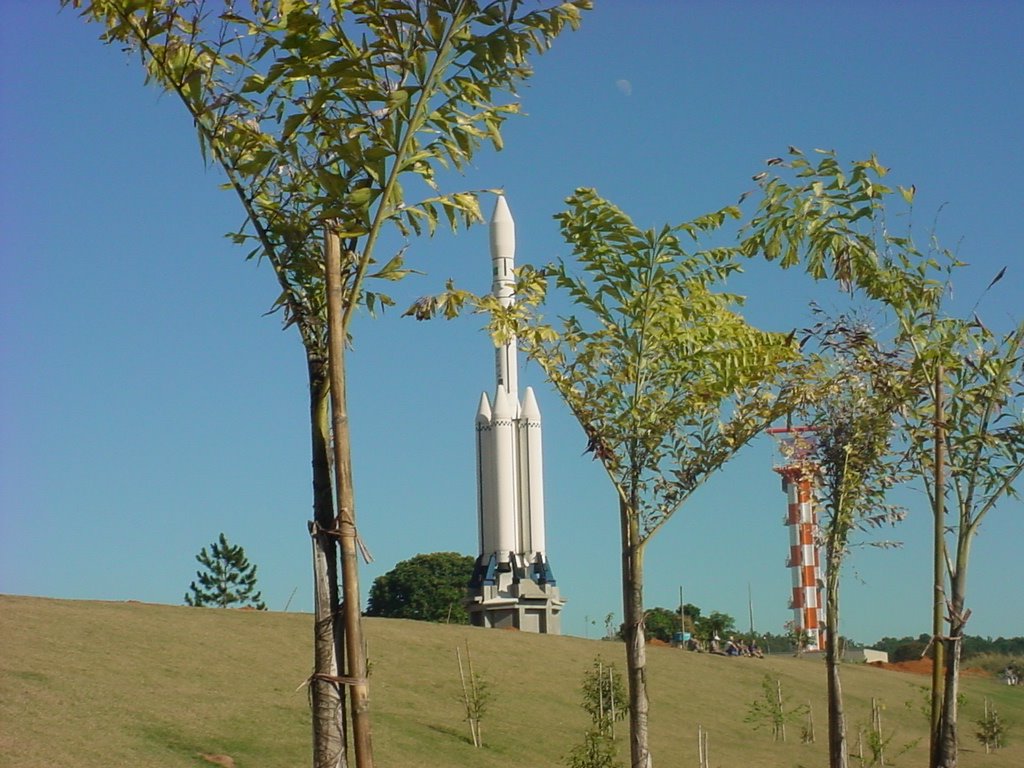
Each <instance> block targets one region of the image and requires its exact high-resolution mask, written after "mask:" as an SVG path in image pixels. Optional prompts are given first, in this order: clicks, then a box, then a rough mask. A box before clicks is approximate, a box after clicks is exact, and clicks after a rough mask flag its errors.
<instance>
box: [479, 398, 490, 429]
mask: <svg viewBox="0 0 1024 768" xmlns="http://www.w3.org/2000/svg"><path fill="white" fill-rule="evenodd" d="M476 423H477V424H490V423H491V403H490V401H489V400H488V399H487V393H486V392H483V393H481V395H480V405H479V407H478V408H477V409H476Z"/></svg>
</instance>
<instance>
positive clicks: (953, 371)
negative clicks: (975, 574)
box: [905, 278, 1024, 768]
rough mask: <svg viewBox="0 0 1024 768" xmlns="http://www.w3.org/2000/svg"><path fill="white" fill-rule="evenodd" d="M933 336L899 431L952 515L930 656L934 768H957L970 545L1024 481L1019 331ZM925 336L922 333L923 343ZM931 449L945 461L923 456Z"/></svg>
mask: <svg viewBox="0 0 1024 768" xmlns="http://www.w3.org/2000/svg"><path fill="white" fill-rule="evenodd" d="M997 279H998V278H997ZM934 327H935V324H932V326H931V328H932V335H931V338H930V339H926V340H925V341H924V342H922V344H921V353H922V358H924V359H926V360H927V361H929V362H930V365H929V367H928V371H929V372H930V373H931V374H932V376H933V381H934V382H935V387H934V389H933V390H932V391H931V392H930V393H929V396H927V397H923V398H920V399H919V400H918V401H917V403H916V405H915V407H914V408H911V409H908V411H907V418H906V420H905V427H906V431H907V439H908V442H909V444H910V445H912V446H914V447H915V450H912V451H911V454H910V457H911V461H912V464H913V468H914V470H915V473H916V474H918V475H919V476H920V478H921V479H922V481H923V483H924V486H925V488H926V490H927V493H928V497H929V499H930V500H931V503H932V505H933V507H934V508H935V509H944V508H946V507H947V506H948V507H950V508H951V509H952V520H950V521H949V523H951V524H949V525H946V524H943V525H942V526H941V537H939V540H938V541H937V544H936V547H937V552H938V553H939V554H940V555H941V560H942V564H943V565H944V567H945V583H944V584H941V585H940V586H941V587H942V591H941V595H940V596H941V597H942V598H944V599H943V600H941V601H938V606H937V607H938V608H940V609H941V608H944V609H945V611H946V615H945V621H946V623H947V625H948V627H947V631H946V632H945V633H936V634H937V635H939V636H937V637H933V638H932V642H933V643H935V644H936V650H939V649H941V650H942V653H937V654H936V655H937V656H938V657H939V661H940V662H941V674H942V682H941V686H940V688H939V690H938V691H937V692H933V724H934V727H935V730H934V733H933V745H932V747H933V749H932V765H933V766H941V767H942V768H954V767H955V766H956V765H957V762H958V748H959V736H958V723H957V720H958V707H957V703H958V696H959V677H960V657H961V653H962V648H963V638H964V634H965V628H966V625H967V621H968V619H969V618H970V613H971V612H970V610H969V609H968V608H967V574H968V566H969V564H970V556H971V549H972V544H973V541H974V537H975V535H976V534H977V533H978V529H979V527H980V525H981V523H982V521H983V520H984V519H985V517H986V515H987V514H988V513H989V511H991V510H992V509H993V508H994V507H995V506H996V505H997V504H998V503H999V502H1000V501H1001V500H1003V499H1004V498H1006V497H1013V496H1015V495H1016V484H1017V482H1018V481H1019V479H1020V475H1021V472H1022V471H1024V408H1022V406H1024V323H1021V324H1019V325H1018V326H1017V327H1016V328H1015V329H1014V330H1012V331H1010V332H1008V333H1006V334H1003V335H998V334H996V333H994V332H992V331H991V330H990V329H989V328H987V327H986V326H985V325H984V324H982V322H981V321H980V320H979V319H977V317H975V318H974V319H973V320H971V321H960V320H950V319H946V320H945V321H944V322H943V323H941V324H940V330H941V332H940V333H935V331H934ZM924 335H925V331H924V329H921V330H919V333H918V336H919V338H923V337H924ZM937 424H938V425H939V428H936V425H937ZM936 439H938V440H939V446H940V447H941V451H942V452H941V454H938V453H936V452H935V451H933V450H930V449H929V446H934V445H935V440H936ZM940 626H941V625H940ZM936 706H937V707H938V710H937V711H935V707H936Z"/></svg>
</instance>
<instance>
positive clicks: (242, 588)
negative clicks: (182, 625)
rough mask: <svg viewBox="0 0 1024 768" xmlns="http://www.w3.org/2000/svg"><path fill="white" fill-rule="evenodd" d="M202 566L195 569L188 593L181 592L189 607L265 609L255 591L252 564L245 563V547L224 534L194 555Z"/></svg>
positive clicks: (260, 597) (261, 599) (246, 559)
mask: <svg viewBox="0 0 1024 768" xmlns="http://www.w3.org/2000/svg"><path fill="white" fill-rule="evenodd" d="M196 560H197V561H198V562H199V564H200V565H202V566H203V568H204V570H201V571H196V578H197V579H198V584H197V583H196V582H195V581H193V582H192V583H191V584H190V585H189V590H191V594H188V593H186V594H185V603H186V604H188V605H191V606H193V607H200V608H201V607H205V606H213V607H216V608H231V607H246V606H248V607H252V608H255V609H256V610H258V611H265V610H267V606H266V604H264V602H263V598H262V595H260V593H259V592H257V591H256V566H255V565H251V564H250V563H249V559H248V558H247V557H246V556H245V550H244V549H242V547H240V546H232V545H231V544H229V543H228V540H227V538H225V536H224V534H223V533H222V534H221V535H220V539H219V541H215V542H214V543H212V544H211V545H210V551H209V552H207V551H206V547H203V548H202V550H201V551H200V552H199V554H198V555H196Z"/></svg>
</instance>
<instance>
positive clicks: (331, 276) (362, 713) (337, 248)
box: [324, 234, 373, 768]
mask: <svg viewBox="0 0 1024 768" xmlns="http://www.w3.org/2000/svg"><path fill="white" fill-rule="evenodd" d="M325 239H326V242H325V248H324V255H325V267H326V269H325V271H326V277H327V327H328V328H329V329H330V330H329V334H330V338H329V340H328V348H329V350H330V354H329V371H330V394H331V425H332V427H333V432H334V480H335V493H336V494H337V502H338V505H337V506H338V526H337V528H338V530H337V535H338V540H339V543H340V547H341V589H342V595H343V599H342V604H341V612H342V617H343V621H344V626H345V657H346V660H347V662H348V667H347V673H348V674H347V675H346V677H347V678H348V679H347V680H346V684H347V685H348V689H349V698H350V704H351V711H352V746H353V749H354V752H355V762H356V768H373V744H372V742H371V739H370V686H369V681H368V680H367V675H366V652H365V647H364V645H363V628H362V617H361V612H360V606H359V561H358V546H357V542H356V538H357V536H358V533H357V530H356V512H355V490H354V486H353V482H352V443H351V436H350V434H349V422H348V395H347V392H346V388H345V382H346V379H345V345H346V343H347V333H346V331H345V328H344V324H343V322H342V311H343V304H344V300H345V299H344V295H343V289H344V286H343V284H342V276H341V244H340V242H339V240H338V237H337V236H336V235H333V234H328V235H327V237H326V238H325Z"/></svg>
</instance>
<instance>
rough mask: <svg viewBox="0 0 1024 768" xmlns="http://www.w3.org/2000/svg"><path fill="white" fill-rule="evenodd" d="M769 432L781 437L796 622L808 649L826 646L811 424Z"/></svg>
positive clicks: (781, 471) (788, 563)
mask: <svg viewBox="0 0 1024 768" xmlns="http://www.w3.org/2000/svg"><path fill="white" fill-rule="evenodd" d="M768 433H769V434H771V435H772V436H773V437H775V438H776V439H777V440H778V444H779V453H780V454H781V456H782V459H783V463H782V464H780V465H777V466H775V467H773V469H774V471H776V472H778V473H779V474H780V475H781V476H782V490H783V491H784V492H785V493H786V495H787V497H788V501H789V506H788V509H787V513H786V519H785V521H784V522H785V524H786V525H787V526H789V557H788V558H786V566H787V567H788V568H790V569H792V573H793V596H792V599H791V600H790V602H789V607H790V608H792V609H793V624H794V626H795V627H796V628H797V629H798V630H802V631H803V633H804V636H805V637H806V638H807V646H806V650H809V651H820V650H822V649H823V648H824V647H825V632H824V628H823V624H824V622H823V618H824V615H823V607H824V606H823V605H822V602H821V584H822V582H821V559H820V557H819V554H818V513H817V509H816V508H815V504H814V482H815V478H816V477H817V474H818V465H817V464H815V463H814V461H813V460H812V459H811V458H810V456H811V449H812V448H813V446H814V432H813V429H812V428H811V427H779V428H774V429H769V430H768Z"/></svg>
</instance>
